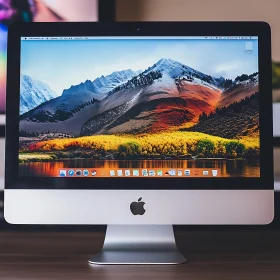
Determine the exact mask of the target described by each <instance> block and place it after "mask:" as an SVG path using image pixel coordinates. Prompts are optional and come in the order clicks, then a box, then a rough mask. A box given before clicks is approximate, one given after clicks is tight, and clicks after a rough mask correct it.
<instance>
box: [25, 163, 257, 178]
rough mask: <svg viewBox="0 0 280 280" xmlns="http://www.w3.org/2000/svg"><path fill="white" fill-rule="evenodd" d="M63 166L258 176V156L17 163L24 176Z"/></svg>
mask: <svg viewBox="0 0 280 280" xmlns="http://www.w3.org/2000/svg"><path fill="white" fill-rule="evenodd" d="M63 168H76V169H77V168H112V169H117V168H139V169H140V168H147V169H149V168H153V169H158V168H180V169H187V168H219V169H220V170H221V175H222V176H225V177H228V176H231V177H239V176H243V177H259V176H260V161H259V160H256V159H255V160H224V159H211V160H205V159H202V160H141V161H137V160H91V159H80V160H77V159H76V160H64V161H55V162H27V163H21V164H20V165H19V171H20V174H21V175H23V176H57V174H58V170H59V169H63Z"/></svg>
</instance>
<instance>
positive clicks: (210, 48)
mask: <svg viewBox="0 0 280 280" xmlns="http://www.w3.org/2000/svg"><path fill="white" fill-rule="evenodd" d="M258 77H259V75H258V42H257V40H256V39H250V38H249V37H248V38H246V39H187V38H184V39H182V38H177V39H174V38H173V39H172V38H169V39H166V38H164V39H163V38H161V39H160V38H146V39H139V38H134V39H133V38H132V39H131V38H130V39H128V38H127V39H120V38H111V39H110V38H109V39H108V38H100V39H88V40H82V39H81V40H77V39H75V40H68V39H62V40H29V39H27V40H22V41H21V83H20V138H19V144H20V145H19V149H20V150H19V172H20V175H21V176H50V177H58V176H105V177H107V176H162V175H167V176H169V175H170V176H223V177H229V176H231V177H259V176H260V167H259V166H260V165H259V152H260V145H259V93H258ZM122 169H124V171H125V170H126V171H125V175H124V173H122ZM213 169H214V170H213ZM137 170H138V173H137ZM188 170H189V171H188ZM134 171H135V173H134ZM211 171H212V173H211ZM115 172H116V173H115ZM130 172H131V173H130ZM217 174H218V175H217Z"/></svg>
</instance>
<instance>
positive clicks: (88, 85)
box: [23, 69, 139, 122]
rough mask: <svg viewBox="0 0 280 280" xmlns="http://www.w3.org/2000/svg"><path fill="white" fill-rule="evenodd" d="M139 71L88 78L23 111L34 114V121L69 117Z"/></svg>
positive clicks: (117, 72)
mask: <svg viewBox="0 0 280 280" xmlns="http://www.w3.org/2000/svg"><path fill="white" fill-rule="evenodd" d="M138 73H139V72H134V71H132V70H130V69H128V70H123V71H116V72H113V73H112V74H110V75H108V76H105V77H104V76H101V77H99V78H97V79H95V80H94V81H90V80H86V81H85V82H83V83H80V84H79V85H75V86H71V87H70V88H69V89H65V90H64V91H63V93H62V95H61V96H59V97H57V98H53V99H52V100H50V101H49V102H46V103H44V104H41V103H42V102H41V103H39V104H38V105H40V104H41V105H40V106H37V107H36V106H33V107H32V108H30V109H33V108H34V107H36V108H34V109H33V110H24V111H23V113H24V112H27V111H28V112H27V113H26V114H25V115H24V117H27V116H30V117H31V116H32V120H33V121H40V120H42V119H44V120H49V121H50V120H51V121H53V122H55V121H59V120H61V119H65V118H69V117H70V116H71V115H72V114H73V113H72V112H71V110H76V111H77V110H81V108H79V107H84V106H88V105H89V103H95V102H97V101H98V100H102V99H104V97H106V96H107V93H108V92H109V91H110V90H111V89H113V88H115V87H116V86H118V85H121V84H123V83H125V82H127V81H128V80H129V79H131V78H132V77H134V76H135V75H137V74H138ZM65 113H66V115H65Z"/></svg>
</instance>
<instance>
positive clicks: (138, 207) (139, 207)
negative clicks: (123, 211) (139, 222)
mask: <svg viewBox="0 0 280 280" xmlns="http://www.w3.org/2000/svg"><path fill="white" fill-rule="evenodd" d="M141 200H142V197H140V198H139V199H138V202H136V201H134V202H132V203H131V204H130V211H131V213H132V214H133V215H143V214H144V213H145V212H146V210H145V209H144V204H145V202H143V201H141Z"/></svg>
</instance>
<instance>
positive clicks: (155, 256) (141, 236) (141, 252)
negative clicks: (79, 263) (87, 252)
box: [89, 225, 187, 264]
mask: <svg viewBox="0 0 280 280" xmlns="http://www.w3.org/2000/svg"><path fill="white" fill-rule="evenodd" d="M186 261H187V260H186V259H185V257H184V256H183V255H182V254H181V253H180V252H179V251H178V249H177V246H176V242H175V238H174V232H173V227H172V225H108V227H107V231H106V236H105V241H104V245H103V248H102V250H101V251H100V252H99V253H97V254H96V255H95V256H93V257H91V258H90V259H89V263H90V264H180V263H184V262H186Z"/></svg>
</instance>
